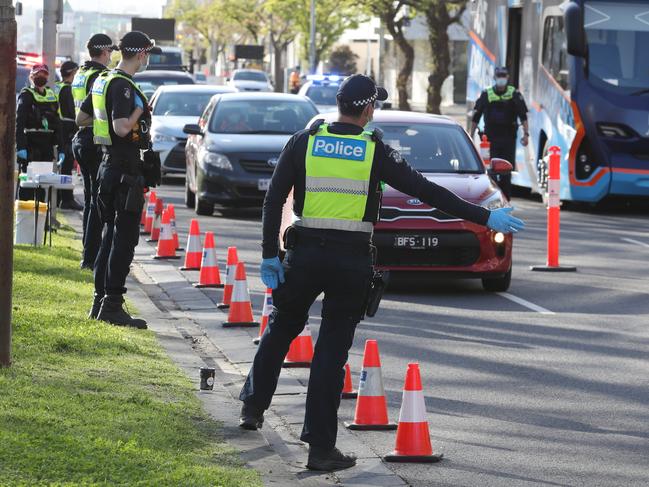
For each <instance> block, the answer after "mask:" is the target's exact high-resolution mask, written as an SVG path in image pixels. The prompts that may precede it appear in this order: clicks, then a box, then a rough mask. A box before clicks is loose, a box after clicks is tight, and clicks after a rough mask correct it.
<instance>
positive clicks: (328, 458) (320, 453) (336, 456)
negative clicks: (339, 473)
mask: <svg viewBox="0 0 649 487" xmlns="http://www.w3.org/2000/svg"><path fill="white" fill-rule="evenodd" d="M354 465H356V457H355V456H354V455H345V454H343V453H342V452H341V451H340V450H339V449H338V448H336V447H334V448H331V449H329V448H322V447H319V446H313V445H312V446H310V447H309V461H308V462H307V464H306V468H308V469H310V470H323V471H325V472H332V471H333V470H341V469H343V468H349V467H353V466H354Z"/></svg>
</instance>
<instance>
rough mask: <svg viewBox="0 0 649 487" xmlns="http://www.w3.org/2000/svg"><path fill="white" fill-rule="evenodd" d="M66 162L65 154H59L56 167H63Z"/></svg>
mask: <svg viewBox="0 0 649 487" xmlns="http://www.w3.org/2000/svg"><path fill="white" fill-rule="evenodd" d="M64 160H65V152H59V158H58V160H57V161H56V165H57V166H59V167H61V164H63V161H64Z"/></svg>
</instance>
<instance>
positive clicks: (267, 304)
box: [261, 293, 273, 316]
mask: <svg viewBox="0 0 649 487" xmlns="http://www.w3.org/2000/svg"><path fill="white" fill-rule="evenodd" d="M272 312H273V294H272V293H266V299H264V309H263V310H262V311H261V315H262V316H270V314H271V313H272Z"/></svg>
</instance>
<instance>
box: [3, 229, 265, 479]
mask: <svg viewBox="0 0 649 487" xmlns="http://www.w3.org/2000/svg"><path fill="white" fill-rule="evenodd" d="M91 295H92V276H91V275H90V273H88V272H87V271H81V270H79V240H76V239H75V234H74V231H73V230H72V229H71V228H69V227H63V228H62V229H61V230H60V231H59V233H58V234H57V235H55V237H54V246H53V247H52V248H49V247H44V248H43V247H41V248H37V249H34V248H32V247H29V246H16V248H15V252H14V293H13V306H14V314H13V324H14V355H13V359H14V363H13V366H12V367H11V368H8V369H0V484H1V485H3V486H14V485H29V486H33V485H84V486H86V485H129V486H130V485H152V486H153V485H155V486H163V485H173V486H181V485H182V486H184V485H187V486H203V485H205V486H207V485H218V486H246V487H248V486H256V485H261V482H260V480H259V476H258V474H257V473H256V472H255V471H254V470H250V469H246V468H245V467H244V466H243V465H242V463H241V462H240V460H239V459H238V457H237V455H236V452H235V451H233V450H232V449H231V448H230V447H228V446H227V445H226V444H224V443H223V441H222V440H220V439H219V436H218V430H219V425H218V424H217V423H215V422H214V421H212V420H210V419H209V418H208V417H207V415H206V414H205V413H204V412H203V411H202V410H201V407H200V403H199V401H198V399H197V398H196V396H195V395H194V387H193V385H192V384H191V382H190V381H189V380H188V379H187V377H186V376H184V375H183V373H182V372H181V371H180V370H179V369H178V368H177V367H176V366H175V365H174V364H173V363H172V362H171V361H170V360H169V358H168V357H167V356H166V354H165V353H164V351H163V350H162V349H161V348H160V346H159V345H158V343H157V341H156V339H155V336H154V334H153V333H152V332H150V331H141V330H132V329H125V328H120V327H114V326H111V325H107V324H105V323H102V322H98V321H92V320H88V319H86V314H87V311H88V307H89V305H90V301H91Z"/></svg>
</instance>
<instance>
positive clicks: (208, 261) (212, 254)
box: [201, 247, 217, 267]
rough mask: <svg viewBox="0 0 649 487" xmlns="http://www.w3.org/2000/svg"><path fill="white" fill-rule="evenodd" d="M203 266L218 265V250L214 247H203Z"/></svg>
mask: <svg viewBox="0 0 649 487" xmlns="http://www.w3.org/2000/svg"><path fill="white" fill-rule="evenodd" d="M201 267H217V260H216V251H215V250H214V247H212V248H209V249H203V257H202V259H201Z"/></svg>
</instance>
